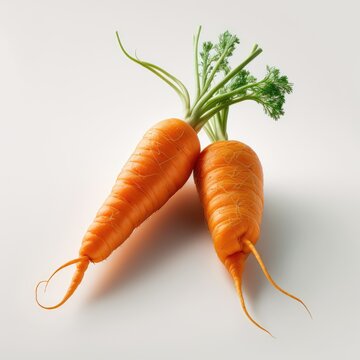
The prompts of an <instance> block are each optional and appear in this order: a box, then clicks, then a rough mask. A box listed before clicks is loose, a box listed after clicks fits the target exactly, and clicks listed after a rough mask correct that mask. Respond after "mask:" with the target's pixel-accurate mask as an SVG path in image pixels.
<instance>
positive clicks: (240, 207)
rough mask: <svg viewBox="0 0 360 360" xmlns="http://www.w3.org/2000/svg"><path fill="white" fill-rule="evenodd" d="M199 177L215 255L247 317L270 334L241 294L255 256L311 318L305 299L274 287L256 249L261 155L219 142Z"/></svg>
mask: <svg viewBox="0 0 360 360" xmlns="http://www.w3.org/2000/svg"><path fill="white" fill-rule="evenodd" d="M194 178H195V183H196V186H197V189H198V193H199V196H200V200H201V202H202V205H203V208H204V214H205V218H206V220H207V223H208V227H209V230H210V233H211V235H212V238H213V241H214V247H215V250H216V252H217V255H218V256H219V258H220V260H221V261H222V263H223V264H224V265H225V267H226V268H227V270H228V271H229V273H230V274H231V276H232V278H233V280H234V283H235V287H236V290H237V292H238V294H239V297H240V301H241V305H242V308H243V310H244V312H245V314H246V316H247V317H248V318H249V319H250V320H251V321H252V322H253V323H254V324H255V325H256V326H258V327H259V328H260V329H262V330H264V331H266V332H267V333H269V332H268V331H267V330H266V329H265V328H263V327H262V326H261V325H259V324H258V323H257V322H256V321H255V320H254V319H253V318H252V317H251V316H250V314H249V313H248V311H247V308H246V306H245V302H244V297H243V294H242V289H241V285H242V275H243V271H244V266H245V261H246V259H247V257H248V255H249V254H250V253H252V254H253V255H254V256H255V258H256V260H257V261H258V263H259V265H260V267H261V269H262V271H263V272H264V274H265V276H266V278H267V279H268V280H269V282H270V283H271V284H272V285H273V286H274V287H275V288H276V289H277V290H279V291H281V292H282V293H283V294H285V295H287V296H289V297H291V298H293V299H294V300H296V301H298V302H300V303H301V304H302V305H304V307H305V308H306V310H307V311H308V312H309V314H310V311H309V310H308V308H307V307H306V305H305V304H304V302H303V301H302V300H300V299H299V298H297V297H296V296H294V295H292V294H290V293H288V292H287V291H285V290H283V289H282V288H281V287H280V286H279V285H278V284H277V283H275V281H274V280H273V279H272V277H271V276H270V274H269V272H268V271H267V269H266V267H265V265H264V263H263V261H262V259H261V257H260V255H259V253H258V252H257V250H256V248H255V244H256V242H257V240H258V239H259V236H260V225H261V219H262V213H263V207H264V195H263V173H262V167H261V163H260V161H259V159H258V157H257V155H256V153H255V152H254V151H253V150H252V149H251V148H250V147H249V146H247V145H245V144H243V143H241V142H238V141H227V140H226V141H216V142H214V143H212V144H211V145H209V146H208V147H207V148H205V149H204V150H203V151H202V152H201V154H200V155H199V158H198V160H197V163H196V165H195V169H194ZM310 316H311V314H310ZM269 334H270V333H269ZM270 335H271V334H270Z"/></svg>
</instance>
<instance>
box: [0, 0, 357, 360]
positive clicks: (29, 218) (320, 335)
mask: <svg viewBox="0 0 360 360" xmlns="http://www.w3.org/2000/svg"><path fill="white" fill-rule="evenodd" d="M358 13H359V8H358V5H357V2H356V1H341V2H332V1H296V2H295V1H276V0H275V1H262V2H259V1H256V2H255V1H253V2H251V1H247V2H244V1H239V0H236V1H221V2H211V1H209V0H208V1H197V2H193V1H187V0H186V1H181V2H179V1H177V2H171V1H158V0H154V1H148V2H145V1H144V2H140V1H136V0H134V1H130V2H128V1H70V0H68V1H45V0H44V1H13V0H8V1H6V0H5V1H4V0H2V1H1V2H0V65H1V66H0V78H1V82H0V99H1V105H0V164H1V170H0V172H1V177H0V182H1V187H0V199H1V201H0V219H1V220H0V221H1V235H0V236H1V254H2V260H1V262H0V279H1V298H0V302H1V306H0V319H1V320H0V332H1V334H0V341H1V343H0V356H1V358H2V359H25V358H26V359H39V360H40V359H50V358H51V359H65V358H66V359H73V358H75V357H76V358H83V359H88V360H90V359H99V358H100V357H101V358H102V359H207V360H210V359H235V358H239V359H240V358H242V359H267V360H270V359H293V360H296V359H304V358H306V359H327V360H330V359H339V358H341V359H355V358H358V356H359V355H360V352H359V345H357V344H356V341H358V340H359V335H360V334H359V320H360V319H359V314H360V313H359V299H360V290H359V276H360V270H359V253H360V230H359V216H360V207H359V201H360V192H359V183H360V171H359V153H360V146H359V135H360V131H359V130H360V121H359V120H360V119H359V113H360V111H359V110H360V109H359V95H360V94H359V60H360V59H359V48H358V35H357V34H358V30H359V29H358ZM198 24H202V25H203V26H204V32H203V38H202V39H203V40H204V39H214V38H215V37H216V36H217V34H218V33H220V32H222V31H223V30H225V29H229V30H230V31H232V32H234V33H236V34H238V35H239V36H240V39H241V47H240V50H239V51H238V52H237V53H236V55H234V60H238V61H239V60H240V59H241V58H242V57H243V56H245V55H246V54H247V53H248V51H249V50H250V48H251V46H252V44H253V43H254V42H258V43H259V44H260V45H261V46H262V47H263V49H264V53H263V54H262V56H261V57H260V58H258V60H257V61H256V64H255V63H254V65H251V69H253V70H254V71H255V72H256V73H257V74H261V73H262V72H263V69H264V67H265V65H266V64H269V65H276V66H279V67H280V69H281V70H282V71H283V72H284V73H286V74H287V75H288V76H289V78H290V79H291V81H293V82H294V83H295V88H294V93H293V95H291V96H290V97H289V98H288V101H287V104H286V116H284V117H283V118H282V119H281V120H279V121H278V122H277V123H275V122H274V121H272V120H271V119H269V118H267V117H266V116H265V115H264V114H263V112H262V109H260V108H259V106H257V105H256V104H243V105H241V106H238V107H236V108H234V109H233V110H232V111H231V114H230V129H229V132H230V134H232V137H233V138H236V139H239V140H242V141H244V142H246V143H248V144H249V145H250V146H252V147H253V148H254V149H255V150H256V152H257V153H258V155H259V157H260V159H261V161H262V163H263V168H264V173H265V197H266V200H265V201H266V205H265V213H264V222H263V228H262V237H261V239H260V241H259V243H258V249H259V251H260V252H261V253H262V255H263V258H264V261H265V263H266V264H267V265H268V268H269V270H270V271H271V273H272V275H273V277H274V279H276V280H277V281H278V282H279V283H280V284H281V285H282V286H283V287H284V288H286V289H288V290H289V291H293V292H294V293H296V294H298V295H299V296H301V297H302V298H303V299H304V300H305V301H306V303H307V304H308V305H309V307H310V308H311V310H312V312H313V315H314V320H313V321H311V320H310V319H309V318H308V316H307V314H306V312H305V311H304V310H303V309H302V308H301V306H300V305H299V304H297V303H296V302H294V301H292V300H290V299H288V298H286V297H285V296H282V295H281V294H279V293H278V292H276V291H275V290H273V289H272V288H271V287H270V285H269V284H268V283H267V282H266V280H265V278H264V277H263V275H262V274H261V272H260V270H259V268H258V266H257V265H256V264H255V262H254V260H253V259H250V260H249V262H248V264H247V268H246V274H245V294H246V300H247V304H248V307H249V311H250V312H251V314H253V316H254V317H255V318H256V319H257V320H258V321H259V322H260V323H261V324H263V325H264V326H266V327H267V328H268V329H269V330H271V331H272V332H273V333H274V335H276V337H277V339H276V340H274V339H272V338H271V337H269V336H268V335H266V334H265V333H262V332H261V331H259V330H258V329H256V328H255V327H254V326H252V325H251V324H250V323H249V322H248V321H247V319H246V318H245V317H244V315H243V313H242V310H241V308H240V305H239V302H238V298H237V295H236V293H235V290H234V287H233V284H232V283H231V281H230V279H229V277H228V275H227V274H226V271H225V270H224V269H223V266H222V265H221V264H220V262H219V261H218V259H217V258H216V256H215V253H214V251H213V248H212V244H211V240H210V236H209V234H208V233H207V230H206V227H205V225H204V223H203V221H202V216H201V210H200V206H199V203H198V200H197V197H196V193H195V192H194V188H193V183H192V180H191V181H190V183H189V184H188V186H187V187H186V188H185V189H184V190H182V191H181V192H180V193H178V194H177V195H176V197H175V198H173V200H171V202H170V203H169V204H168V205H167V206H166V207H164V208H163V209H162V210H161V211H160V212H159V213H158V214H156V215H155V216H153V217H152V218H151V219H150V220H149V221H148V222H146V224H144V225H143V227H141V228H140V229H139V230H137V231H136V232H135V234H134V236H133V237H132V238H131V239H129V241H128V242H127V244H126V245H125V246H124V247H123V248H122V249H121V250H119V251H118V252H117V253H116V254H114V256H112V257H111V258H110V259H109V260H108V261H106V262H104V263H102V264H98V265H96V266H91V268H90V269H89V270H88V272H87V274H86V277H85V279H84V281H83V284H82V285H81V286H80V288H79V289H78V291H77V292H76V294H75V295H74V296H73V298H72V299H71V300H70V301H69V302H68V303H67V304H66V305H65V306H63V307H62V308H61V309H59V310H57V311H52V312H47V311H43V310H41V309H40V308H38V307H37V306H36V305H35V303H34V285H35V283H36V281H38V280H40V279H43V278H44V277H46V276H48V275H49V274H50V272H51V271H52V270H53V269H54V268H55V267H56V266H58V265H59V264H61V263H63V262H64V261H66V260H68V259H70V258H72V257H74V256H76V254H77V251H78V247H79V244H80V240H81V237H82V234H83V233H84V231H85V229H86V228H87V226H88V224H89V223H90V222H91V220H92V218H93V216H94V215H95V212H96V210H97V208H98V207H99V206H100V204H101V203H102V201H103V199H104V198H105V196H106V195H107V193H108V192H109V191H110V188H111V186H112V184H113V181H114V179H115V177H116V175H117V173H118V171H119V170H120V168H121V166H122V164H123V163H124V162H125V161H126V159H127V157H128V156H129V154H130V152H131V151H132V149H133V148H134V146H135V145H136V143H137V142H138V140H139V139H140V137H141V136H142V134H143V132H144V130H145V129H147V128H148V127H150V126H151V125H152V124H153V123H154V122H155V121H158V120H161V119H163V118H167V117H171V116H181V107H180V105H179V102H178V99H177V98H176V95H175V94H174V93H172V90H171V89H168V88H167V87H166V85H164V84H162V83H161V82H160V81H159V80H158V79H156V78H154V76H153V75H152V74H150V73H148V72H147V71H146V70H144V69H141V68H139V67H137V66H136V65H134V64H132V63H130V62H129V61H127V60H126V59H125V58H124V57H123V56H122V55H121V54H120V52H119V49H118V46H117V44H116V41H115V35H114V31H115V30H119V31H120V33H121V35H122V37H123V41H124V43H125V45H126V46H127V47H128V49H129V50H131V51H133V50H135V49H137V51H138V55H139V56H142V57H143V58H145V59H149V60H151V61H153V62H155V63H159V64H161V65H163V66H164V67H166V68H167V69H168V70H170V71H172V72H174V73H175V74H176V75H177V76H179V77H180V78H181V79H183V81H184V82H185V83H186V84H188V86H189V87H190V88H193V73H192V71H193V68H192V34H193V33H194V32H195V30H196V27H197V25H198ZM202 140H203V144H204V145H205V144H206V143H207V141H206V139H205V137H202ZM70 275H71V271H69V272H65V273H63V274H61V275H59V277H58V278H57V279H56V281H54V282H53V284H52V286H50V288H49V292H48V294H47V295H46V297H44V298H43V300H44V301H49V302H51V301H55V300H56V299H58V298H59V297H60V296H61V294H62V292H63V291H64V289H65V287H66V285H67V283H68V279H69V276H70Z"/></svg>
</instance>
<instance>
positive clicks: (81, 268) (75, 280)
mask: <svg viewBox="0 0 360 360" xmlns="http://www.w3.org/2000/svg"><path fill="white" fill-rule="evenodd" d="M89 263H90V259H89V258H88V257H87V256H80V257H78V258H76V259H73V260H70V261H68V262H67V263H65V264H64V265H62V266H60V267H59V268H58V269H56V270H55V271H54V272H53V273H52V275H51V276H50V277H49V278H48V279H47V280H43V281H40V282H39V283H38V284H37V285H36V288H35V300H36V303H37V304H38V305H39V306H40V307H42V308H43V309H46V310H52V309H56V308H58V307H60V306H61V305H63V304H64V303H65V302H66V301H67V300H68V299H69V298H70V297H71V295H72V294H73V293H74V292H75V290H76V288H77V287H78V286H79V284H80V283H81V280H82V278H83V277H84V274H85V271H86V269H87V268H88V266H89ZM74 264H76V270H75V274H74V275H73V277H72V280H71V283H70V285H69V287H68V290H67V292H66V294H65V295H64V297H63V299H62V300H61V301H60V302H59V303H58V304H56V305H53V306H45V305H42V304H40V302H39V300H38V288H39V286H40V285H41V284H45V288H44V292H45V291H46V289H47V286H48V284H49V282H50V280H51V279H52V278H53V277H54V275H55V274H56V273H58V272H59V271H60V270H62V269H64V268H66V267H68V266H70V265H74Z"/></svg>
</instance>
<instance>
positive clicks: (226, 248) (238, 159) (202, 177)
mask: <svg viewBox="0 0 360 360" xmlns="http://www.w3.org/2000/svg"><path fill="white" fill-rule="evenodd" d="M194 177H195V182H196V186H197V189H198V193H199V196H200V199H201V202H202V205H203V208H204V213H205V218H206V219H207V223H208V226H209V230H210V232H211V235H212V238H213V241H214V246H215V250H216V252H217V254H218V256H219V258H220V260H221V261H222V262H223V263H224V265H225V266H226V267H227V268H229V266H230V264H232V263H233V260H232V259H233V257H234V255H236V254H240V253H241V254H243V255H245V257H244V256H243V257H242V259H243V260H242V261H244V260H245V258H246V256H247V255H248V254H249V253H250V250H249V249H248V247H247V246H246V244H245V243H244V240H245V239H248V240H250V241H251V242H252V243H253V244H255V243H256V242H257V240H258V238H259V235H260V225H261V218H262V212H263V205H264V196H263V174H262V168H261V164H260V161H259V159H258V157H257V155H256V154H255V152H254V151H253V150H252V149H251V148H250V147H249V146H247V145H245V144H243V143H241V142H238V141H217V142H215V143H212V144H211V145H209V146H208V147H207V148H205V149H204V150H203V151H202V152H201V154H200V156H199V158H198V161H197V163H196V167H195V171H194ZM235 262H236V263H237V264H238V263H239V262H238V261H235Z"/></svg>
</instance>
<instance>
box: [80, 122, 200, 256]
mask: <svg viewBox="0 0 360 360" xmlns="http://www.w3.org/2000/svg"><path fill="white" fill-rule="evenodd" d="M199 152H200V143H199V140H198V137H197V134H196V132H195V131H194V130H193V128H192V127H191V126H190V125H188V124H187V123H185V122H184V121H182V120H179V119H168V120H164V121H161V122H159V123H158V124H156V125H155V126H153V127H152V128H151V129H150V130H148V131H147V132H146V133H145V135H144V137H143V139H142V140H141V141H140V143H139V144H138V146H137V147H136V149H135V151H134V152H133V154H132V155H131V156H130V158H129V160H128V161H127V163H126V164H125V166H124V167H123V169H122V170H121V172H120V174H119V176H118V177H117V180H116V183H115V185H114V187H113V189H112V191H111V193H110V195H109V196H108V197H107V199H106V200H105V202H104V204H103V205H102V206H101V208H100V210H99V211H98V213H97V215H96V217H95V219H94V221H93V223H92V224H91V225H90V227H89V228H88V230H87V232H86V234H85V236H84V238H83V241H82V245H81V248H80V252H79V255H80V256H87V257H89V259H90V260H91V261H92V262H100V261H102V260H104V259H106V258H107V257H108V256H109V255H110V254H111V252H112V251H114V250H115V249H116V248H117V247H119V246H120V245H121V244H122V243H123V242H124V241H125V240H126V239H127V238H128V237H129V236H130V234H131V233H132V231H133V230H134V229H135V228H136V227H138V226H139V225H140V224H141V223H142V222H143V221H145V220H146V219H147V218H148V217H149V216H150V215H151V214H153V213H154V212H155V211H157V210H158V209H160V208H161V207H162V206H163V205H164V204H165V203H166V202H167V201H168V200H169V199H170V198H171V197H172V196H173V195H174V194H175V193H176V192H177V191H178V190H179V189H180V188H181V187H182V186H183V185H184V184H185V182H186V181H187V179H188V178H189V176H190V175H191V171H192V169H193V167H194V164H195V161H196V158H197V156H198V154H199Z"/></svg>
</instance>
